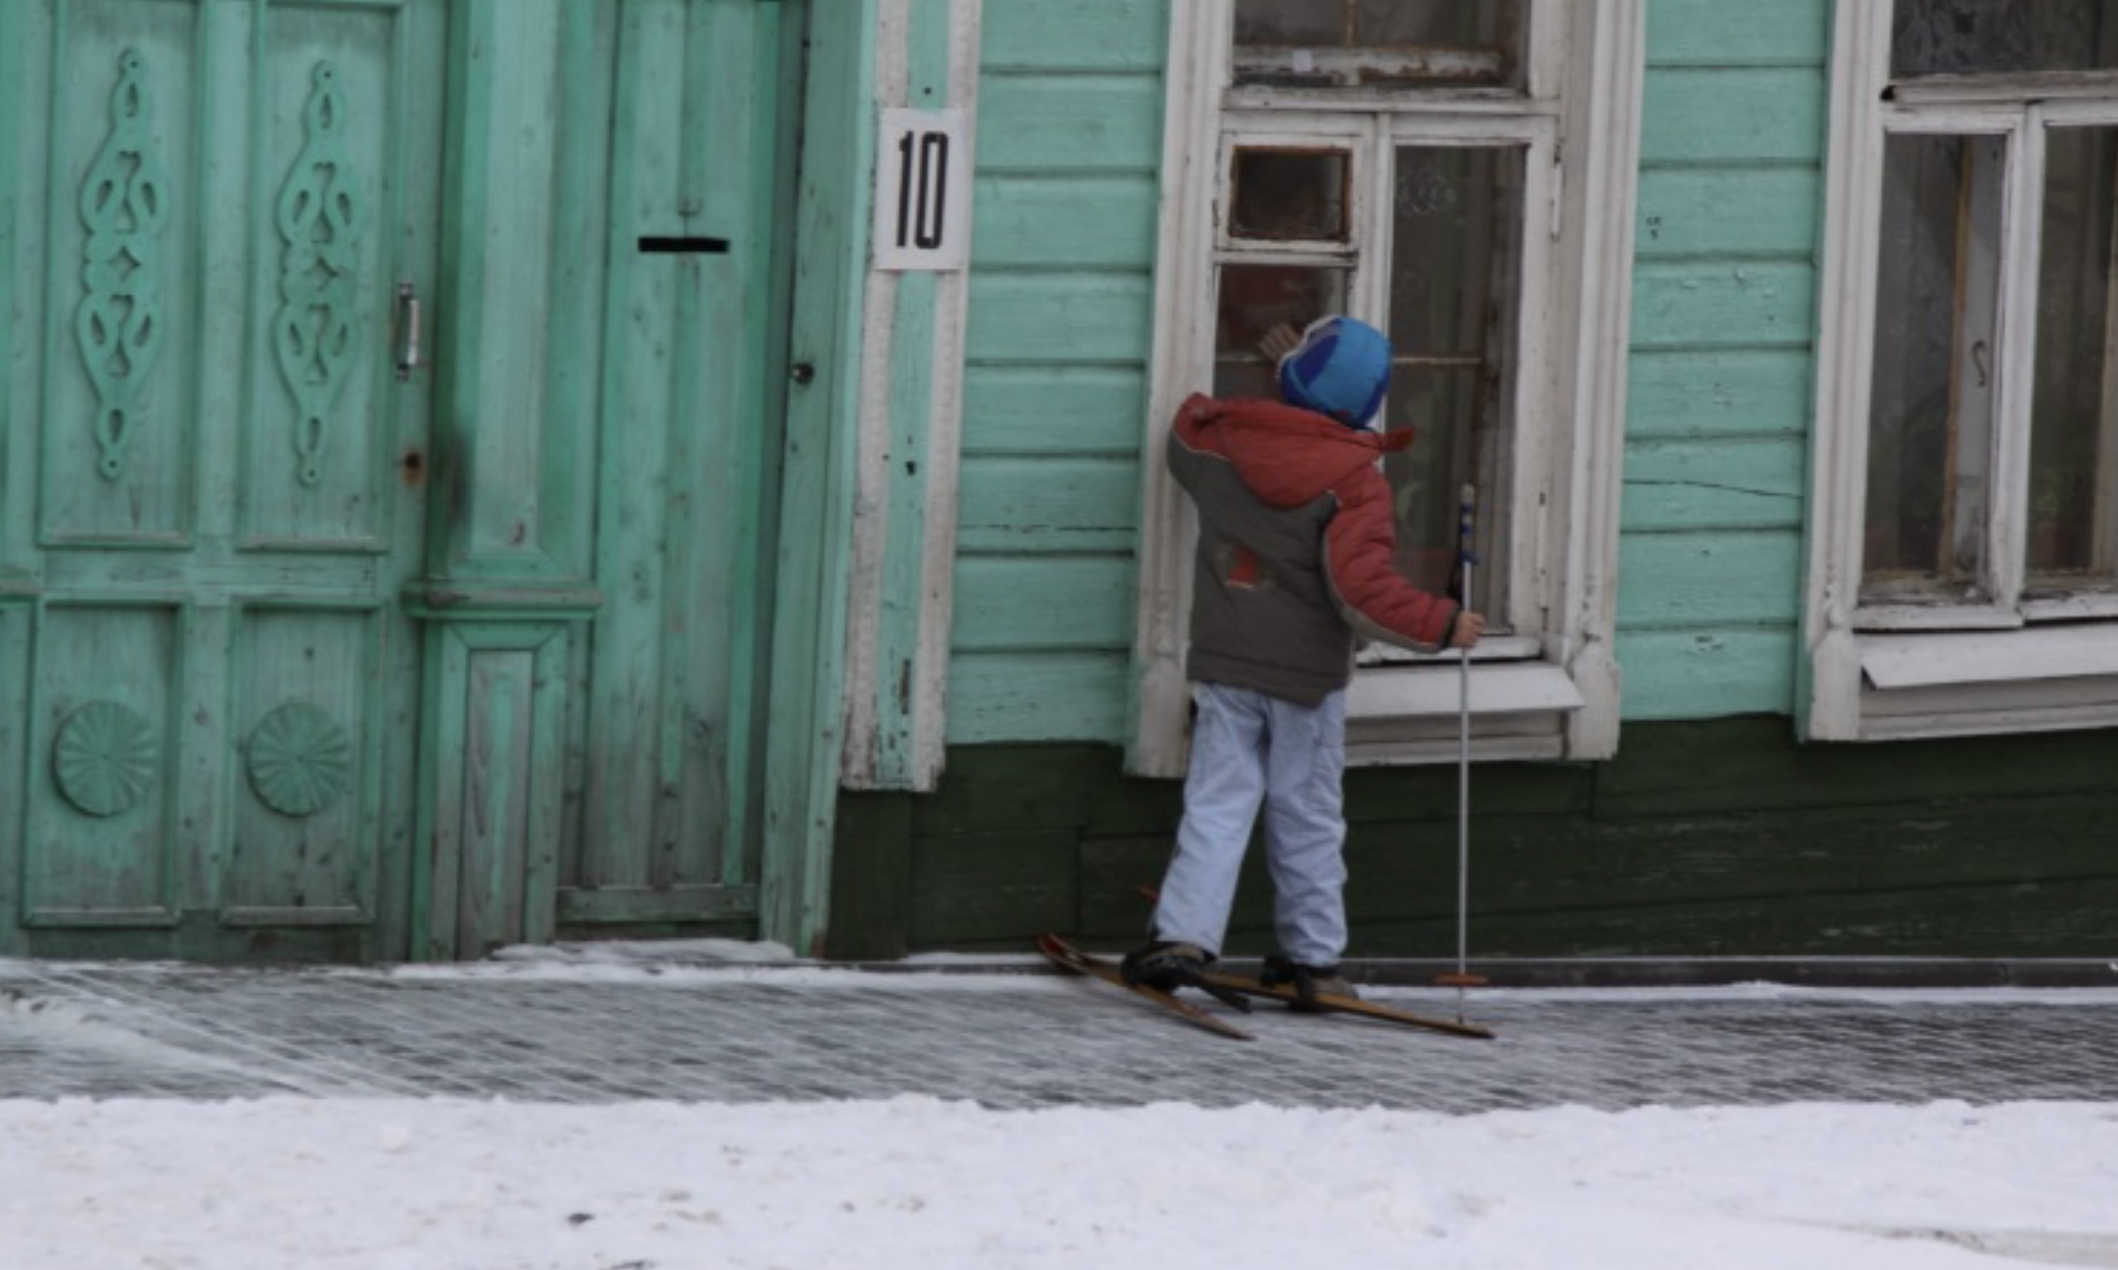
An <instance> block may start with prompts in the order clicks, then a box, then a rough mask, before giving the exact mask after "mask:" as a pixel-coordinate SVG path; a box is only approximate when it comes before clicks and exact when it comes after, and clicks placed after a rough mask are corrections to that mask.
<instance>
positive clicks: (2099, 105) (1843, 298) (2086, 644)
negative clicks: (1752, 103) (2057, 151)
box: [1799, 3, 2118, 741]
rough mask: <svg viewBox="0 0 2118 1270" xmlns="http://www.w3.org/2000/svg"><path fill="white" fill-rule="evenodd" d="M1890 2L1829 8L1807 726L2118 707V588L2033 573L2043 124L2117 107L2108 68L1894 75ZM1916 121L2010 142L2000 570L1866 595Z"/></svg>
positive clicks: (1907, 731)
mask: <svg viewBox="0 0 2118 1270" xmlns="http://www.w3.org/2000/svg"><path fill="white" fill-rule="evenodd" d="M1891 9H1892V6H1891V5H1890V4H1888V3H1878V4H1853V3H1842V4H1840V5H1839V6H1838V10H1837V28H1836V31H1835V35H1834V42H1833V46H1834V53H1833V65H1832V94H1831V112H1830V120H1831V133H1830V137H1829V154H1828V159H1827V162H1828V168H1827V172H1826V185H1825V188H1826V200H1827V202H1826V217H1825V223H1824V242H1823V255H1822V275H1821V283H1820V286H1819V287H1818V294H1819V297H1820V300H1819V305H1820V308H1819V314H1818V339H1817V395H1816V429H1815V442H1814V448H1813V466H1812V484H1811V499H1810V518H1809V529H1808V543H1807V553H1808V568H1807V575H1806V582H1805V595H1804V604H1805V612H1804V644H1805V652H1806V656H1805V657H1804V660H1803V664H1802V666H1801V671H1802V675H1803V684H1802V690H1801V697H1800V702H1799V708H1800V715H1801V717H1800V720H1799V723H1800V726H1801V728H1802V731H1803V733H1804V735H1806V736H1808V737H1810V738H1812V739H1815V740H1831V741H1885V740H1895V739H1903V738H1914V737H1931V736H1960V735H1973V734H1994V733H2007V732H2023V731H2041V730H2057V729H2068V728H2083V727H2100V726H2110V725H2112V724H2118V596H2114V595H2112V594H2110V593H2109V592H2108V591H2102V592H2096V591H2083V592H2080V593H2073V594H2056V595H2054V594H2025V593H2024V592H2025V581H2026V579H2025V563H2024V561H2025V556H2024V543H2025V539H2026V535H2027V533H2028V522H2029V507H2028V502H2029V499H2028V494H2027V489H2028V485H2029V482H2028V479H2027V474H2028V466H2029V455H2030V426H2029V419H2030V413H2031V392H2032V387H2033V382H2032V381H2033V376H2032V374H2031V373H2030V368H2031V367H2032V365H2033V363H2034V359H2035V353H2036V330H2035V325H2036V320H2035V316H2036V315H2035V309H2036V291H2035V288H2036V269H2035V262H2036V261H2037V259H2038V249H2039V238H2040V234H2041V228H2040V226H2041V218H2040V215H2039V204H2038V191H2039V190H2040V188H2041V185H2042V175H2043V156H2044V134H2045V132H2046V130H2047V129H2048V128H2050V127H2051V126H2053V125H2064V124H2073V125H2083V124H2103V125H2112V124H2118V77H2113V76H2110V75H2102V76H2096V75H2083V76H2055V77H2049V79H2048V80H2046V79H2044V78H2043V77H2041V82H2040V88H2039V91H2038V92H2037V93H2036V94H2035V95H2034V99H2033V100H2030V101H2028V102H2027V103H2026V101H2025V93H2024V91H2023V88H2022V87H2021V85H2020V83H2019V82H2017V83H2016V84H2015V85H2014V86H2012V87H2011V86H2009V84H2008V83H2006V82H2005V81H2002V80H1998V79H1996V80H1994V81H1991V82H1986V81H1980V80H1977V79H1970V78H1966V79H1961V80H1959V79H1956V78H1955V77H1948V78H1943V79H1937V80H1933V81H1923V82H1915V83H1908V84H1904V85H1901V86H1899V87H1898V88H1897V89H1895V90H1892V91H1890V92H1888V93H1886V92H1885V88H1886V87H1887V86H1888V85H1889V83H1890V78H1889V77H1890V59H1891V18H1892V13H1891ZM1922 133H1932V134H1946V135H1953V136H1967V137H1969V136H1990V137H1996V138H2000V139H2002V140H2003V141H2004V143H2005V145H2006V147H2007V158H2006V164H2007V176H2006V178H2005V182H2006V183H2005V189H2004V193H2003V199H2004V202H2003V206H2002V213H2001V216H2002V228H2001V231H2000V236H1999V243H2000V251H2001V253H2002V261H2001V265H2000V271H1999V279H2000V280H1999V283H1998V301H1997V307H1996V318H1995V330H1994V334H1993V339H1992V368H1993V385H1992V387H1993V407H1992V410H1993V417H1994V420H1995V424H1994V438H1993V442H1992V445H1991V448H1990V453H1989V454H1987V455H1986V456H1985V459H1986V461H1987V462H1988V463H1989V464H1990V471H1991V478H1990V481H1991V489H1992V494H1991V500H1992V506H1991V508H1990V509H1989V511H1988V513H1987V518H1986V530H1985V541H1986V544H1987V546H1986V549H1987V550H1988V551H1989V552H1990V553H1991V562H1990V565H1989V576H1990V581H1991V585H1990V587H1989V588H1981V589H1979V590H1978V591H1977V593H1967V594H1966V595H1965V597H1964V598H1963V600H1962V602H1960V603H1954V602H1951V603H1936V602H1925V603H1884V602H1878V601H1871V602H1869V603H1866V604H1864V603H1863V602H1862V596H1861V591H1862V583H1863V576H1864V538H1865V534H1866V531H1867V521H1868V516H1867V506H1866V502H1867V497H1868V493H1867V491H1868V480H1869V472H1868V463H1869V420H1870V415H1871V409H1872V390H1873V387H1874V367H1873V357H1874V350H1875V347H1876V334H1877V325H1878V322H1879V314H1878V309H1879V306H1880V304H1881V302H1882V301H1881V298H1880V292H1879V288H1878V281H1877V279H1878V265H1879V263H1880V261H1879V257H1880V252H1881V250H1882V247H1881V243H1882V241H1883V226H1882V217H1883V206H1884V190H1883V176H1882V167H1883V155H1884V147H1885V144H1886V141H1887V139H1888V138H1889V137H1891V136H1898V135H1911V134H1922ZM2061 623H2064V624H2061Z"/></svg>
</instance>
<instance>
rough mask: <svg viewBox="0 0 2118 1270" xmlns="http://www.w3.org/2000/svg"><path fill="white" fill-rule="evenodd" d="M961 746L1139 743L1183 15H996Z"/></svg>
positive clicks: (985, 115) (956, 693)
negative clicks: (1129, 732)
mask: <svg viewBox="0 0 2118 1270" xmlns="http://www.w3.org/2000/svg"><path fill="white" fill-rule="evenodd" d="M983 22H984V30H983V48H982V50H981V54H980V60H981V78H980V82H979V120H978V178H977V187H976V196H975V204H974V207H975V213H974V222H973V227H972V269H973V274H972V281H971V300H970V336H969V341H968V344H967V346H966V350H965V371H964V389H963V391H964V419H963V450H962V454H963V462H962V477H961V479H962V486H961V491H962V502H961V512H960V515H959V521H958V531H957V532H958V538H957V543H958V548H957V563H956V572H955V594H956V601H955V604H956V607H955V618H954V630H953V635H952V645H953V655H952V659H951V663H950V669H949V681H948V701H949V706H948V710H949V717H948V730H947V738H948V741H949V742H950V743H951V744H952V745H958V744H977V743H986V742H996V741H1012V740H1026V739H1041V738H1049V737H1068V738H1079V739H1088V740H1098V741H1106V742H1113V743H1115V742H1117V741H1119V740H1121V738H1122V734H1123V731H1124V728H1125V717H1126V714H1125V711H1126V702H1125V693H1126V691H1127V684H1128V664H1129V657H1130V649H1131V646H1132V627H1133V606H1132V587H1133V576H1134V570H1135V566H1134V561H1133V550H1134V546H1135V544H1136V542H1137V540H1138V537H1139V518H1140V512H1139V502H1140V491H1139V486H1140V470H1139V449H1140V429H1141V427H1142V426H1143V421H1144V419H1145V417H1146V411H1147V372H1148V367H1147V351H1148V349H1149V347H1150V345H1151V344H1152V334H1153V311H1152V300H1153V289H1154V276H1153V275H1154V263H1155V262H1154V241H1155V217H1156V192H1157V173H1158V170H1159V168H1160V165H1161V156H1162V137H1161V117H1162V91H1163V82H1162V66H1163V62H1164V47H1165V45H1166V44H1167V42H1168V26H1169V15H1168V8H1167V3H1166V0H1096V2H1095V3H1092V4H1086V5H1084V4H1081V3H1079V2H1078V0H988V3H987V4H986V5H985V8H984V19H983Z"/></svg>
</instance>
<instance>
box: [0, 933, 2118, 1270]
mask: <svg viewBox="0 0 2118 1270" xmlns="http://www.w3.org/2000/svg"><path fill="white" fill-rule="evenodd" d="M663 951H664V953H665V956H664V957H663V958H658V959H657V960H660V961H662V963H663V967H662V968H661V969H658V970H656V971H655V973H680V972H682V970H681V968H677V969H676V970H672V969H671V968H669V966H668V963H667V958H666V952H667V950H666V949H664V950H663ZM720 951H723V950H714V949H708V950H705V953H706V955H704V956H702V957H701V960H704V961H713V960H718V959H721V958H719V957H718V956H717V954H718V953H719V952H720ZM629 960H631V959H630V957H629V956H628V954H627V953H626V952H624V951H623V950H608V949H606V950H603V951H600V952H595V953H582V954H561V955H556V956H555V955H551V954H542V955H538V956H534V957H523V958H519V959H515V960H514V962H513V963H512V964H509V963H508V962H506V961H505V960H504V961H503V963H502V964H500V965H495V966H487V967H482V968H475V969H467V968H462V967H459V968H455V969H454V970H448V971H442V970H415V971H405V972H403V973H408V974H433V973H454V974H463V973H481V974H525V973H527V974H532V975H547V974H551V975H558V974H565V975H572V976H585V977H589V978H596V977H600V976H602V975H605V974H625V973H632V974H637V973H639V969H638V967H631V968H629V969H628V967H627V964H626V963H627V962H628V961H629ZM756 960H760V961H765V962H772V961H777V960H786V959H783V958H777V957H774V956H771V955H759V956H757V957H756ZM759 972H760V973H763V972H765V971H764V970H763V968H761V969H760V971H759ZM724 973H725V971H724ZM770 973H775V974H790V975H795V976H800V975H805V974H810V973H823V972H812V971H809V970H805V969H801V968H798V967H793V968H788V967H782V968H778V969H773V970H771V971H770ZM908 990H910V989H909V985H908ZM69 1025H77V1023H76V1024H69ZM2049 1265H2060V1266H2086V1267H2112V1268H2118V1104H2111V1103H2029V1102H2020V1103H2006V1104H2000V1105H1992V1106H1973V1105H1971V1104H1968V1103H1962V1102H1946V1103H1936V1104H1932V1105H1927V1106H1914V1107H1906V1106H1877V1105H1850V1104H1820V1103H1812V1104H1797V1105H1791V1106H1783V1107H1771V1108H1691V1109H1674V1108H1666V1107H1648V1108H1643V1109H1638V1110H1633V1111H1625V1112H1615V1113H1614V1112H1601V1111H1592V1110H1588V1109H1584V1108H1579V1107H1562V1108H1554V1109H1550V1110H1540V1111H1505V1112H1492V1113H1487V1114H1481V1115H1471V1116H1444V1115H1438V1114H1433V1113H1424V1112H1397V1111H1384V1110H1367V1111H1335V1110H1288V1109H1274V1108H1267V1107H1257V1106H1252V1107H1243V1108H1238V1109H1235V1110H1205V1109H1200V1108H1197V1107H1191V1106H1186V1105H1180V1104H1174V1103H1172V1104H1163V1105H1158V1106H1152V1107H1145V1108H1137V1109H1126V1110H1111V1109H1091V1108H1061V1109H1052V1110H1041V1111H1005V1112H1003V1111H989V1110H986V1109H983V1108H981V1107H979V1106H977V1105H975V1104H973V1103H969V1102H957V1101H944V1100H936V1099H932V1098H923V1097H904V1098H897V1099H891V1100H888V1101H881V1102H844V1103H825V1104H816V1103H804V1104H786V1105H743V1106H727V1105H714V1104H703V1105H702V1104H685V1105H678V1104H671V1103H632V1104H624V1105H618V1106H572V1105H568V1106H559V1105H538V1104H526V1103H509V1102H503V1101H467V1100H440V1099H436V1100H410V1099H407V1100H358V1099H333V1098H300V1097H272V1098H263V1099H256V1100H241V1101H227V1102H178V1101H166V1100H141V1099H117V1100H106V1101H90V1100H80V1099H72V1100H62V1101H32V1100H15V1101H5V1100H0V1270H355V1268H358V1270H1061V1268H1064V1270H1132V1268H1135V1267H1137V1268H1139V1270H1251V1268H1257V1270H1264V1268H1266V1267H1270V1268H1271V1270H1342V1268H1363V1270H1366V1268H1379V1267H1398V1266H1408V1267H1412V1266H1416V1267H1419V1268H1420V1270H1456V1268H1466V1270H1468V1268H1474V1267H1475V1268H1478V1270H1562V1268H1563V1270H1602V1268H1606V1267H1608V1268H1611V1270H1619V1268H1624V1270H1653V1268H1656V1267H1670V1268H1672V1270H1677V1268H1681V1270H1705V1268H1710V1270H1835V1268H1838V1267H1859V1270H1900V1268H1911V1267H1917V1268H1921V1270H1929V1268H1931V1270H1946V1268H1948V1267H1963V1268H1965V1270H1974V1268H1976V1270H2004V1268H2006V1267H2029V1266H2049Z"/></svg>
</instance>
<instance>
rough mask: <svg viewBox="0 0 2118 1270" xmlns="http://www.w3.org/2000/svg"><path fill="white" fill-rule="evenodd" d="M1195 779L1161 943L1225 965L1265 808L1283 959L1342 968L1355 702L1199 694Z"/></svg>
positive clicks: (1197, 688) (1165, 902)
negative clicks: (1350, 707) (1349, 737)
mask: <svg viewBox="0 0 2118 1270" xmlns="http://www.w3.org/2000/svg"><path fill="white" fill-rule="evenodd" d="M1192 700H1193V701H1194V702H1195V703H1196V704H1197V706H1198V713H1197V714H1196V716H1195V717H1194V719H1193V722H1192V737H1191V771H1190V774H1189V775H1188V776H1187V777H1186V779H1185V781H1184V821H1183V824H1182V825H1181V826H1180V827H1179V828H1178V830H1177V852H1176V857H1175V858H1174V859H1173V860H1171V861H1170V865H1169V871H1168V872H1167V873H1166V874H1164V875H1163V878H1162V894H1161V898H1160V900H1159V902H1158V903H1157V904H1156V906H1155V917H1154V932H1155V938H1157V939H1165V940H1171V941H1177V942H1183V943H1191V944H1197V945H1198V946H1199V947H1201V948H1203V949H1205V950H1206V951H1207V952H1210V953H1213V954H1215V955H1219V953H1220V951H1221V941H1222V938H1223V937H1224V936H1225V935H1226V933H1227V930H1228V912H1229V909H1230V908H1231V907H1232V906H1233V904H1234V903H1235V890H1236V877H1237V874H1238V873H1239V872H1240V870H1241V868H1242V864H1243V855H1244V852H1245V850H1246V849H1247V848H1248V847H1249V845H1250V831H1251V827H1252V826H1253V825H1255V824H1256V823H1257V817H1258V808H1259V806H1260V804H1262V805H1263V807H1264V811H1265V848H1266V861H1267V863H1268V864H1269V866H1270V868H1271V874H1272V885H1273V892H1274V908H1273V917H1274V927H1275V930H1276V932H1277V934H1278V936H1279V943H1280V948H1279V950H1280V952H1281V953H1283V954H1285V955H1286V956H1287V957H1289V958H1290V959H1292V960H1294V961H1296V962H1299V963H1301V964H1302V965H1305V966H1334V965H1337V964H1338V959H1339V955H1340V954H1341V953H1343V952H1344V951H1345V949H1346V903H1345V886H1346V862H1345V856H1344V850H1343V849H1344V847H1345V842H1346V820H1345V815H1344V813H1343V810H1342V805H1343V804H1342V798H1341V789H1340V786H1341V782H1342V779H1343V777H1344V775H1345V770H1346V694H1345V693H1344V692H1343V691H1340V692H1334V693H1332V694H1331V695H1330V696H1328V697H1326V698H1324V700H1323V701H1322V702H1321V703H1320V704H1318V705H1316V706H1300V705H1296V704H1295V703H1293V702H1291V701H1284V700H1281V699H1280V698H1278V697H1273V696H1268V695H1267V694H1265V693H1262V692H1259V691H1257V690H1255V689H1252V688H1231V687H1228V686H1226V685H1224V684H1211V683H1201V684H1194V685H1193V686H1192Z"/></svg>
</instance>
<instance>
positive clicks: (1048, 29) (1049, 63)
mask: <svg viewBox="0 0 2118 1270" xmlns="http://www.w3.org/2000/svg"><path fill="white" fill-rule="evenodd" d="M1168 42H1169V5H1168V0H1085V2H1084V0H1005V2H1004V3H1001V4H995V5H991V6H989V7H987V8H986V10H985V12H984V45H983V47H982V48H981V49H980V52H979V63H980V68H981V70H982V71H983V73H985V74H987V75H992V74H995V73H996V72H1003V71H1028V70H1037V71H1136V72H1139V73H1141V74H1154V75H1159V74H1160V73H1161V71H1162V56H1163V48H1164V46H1165V45H1167V44H1168Z"/></svg>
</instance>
